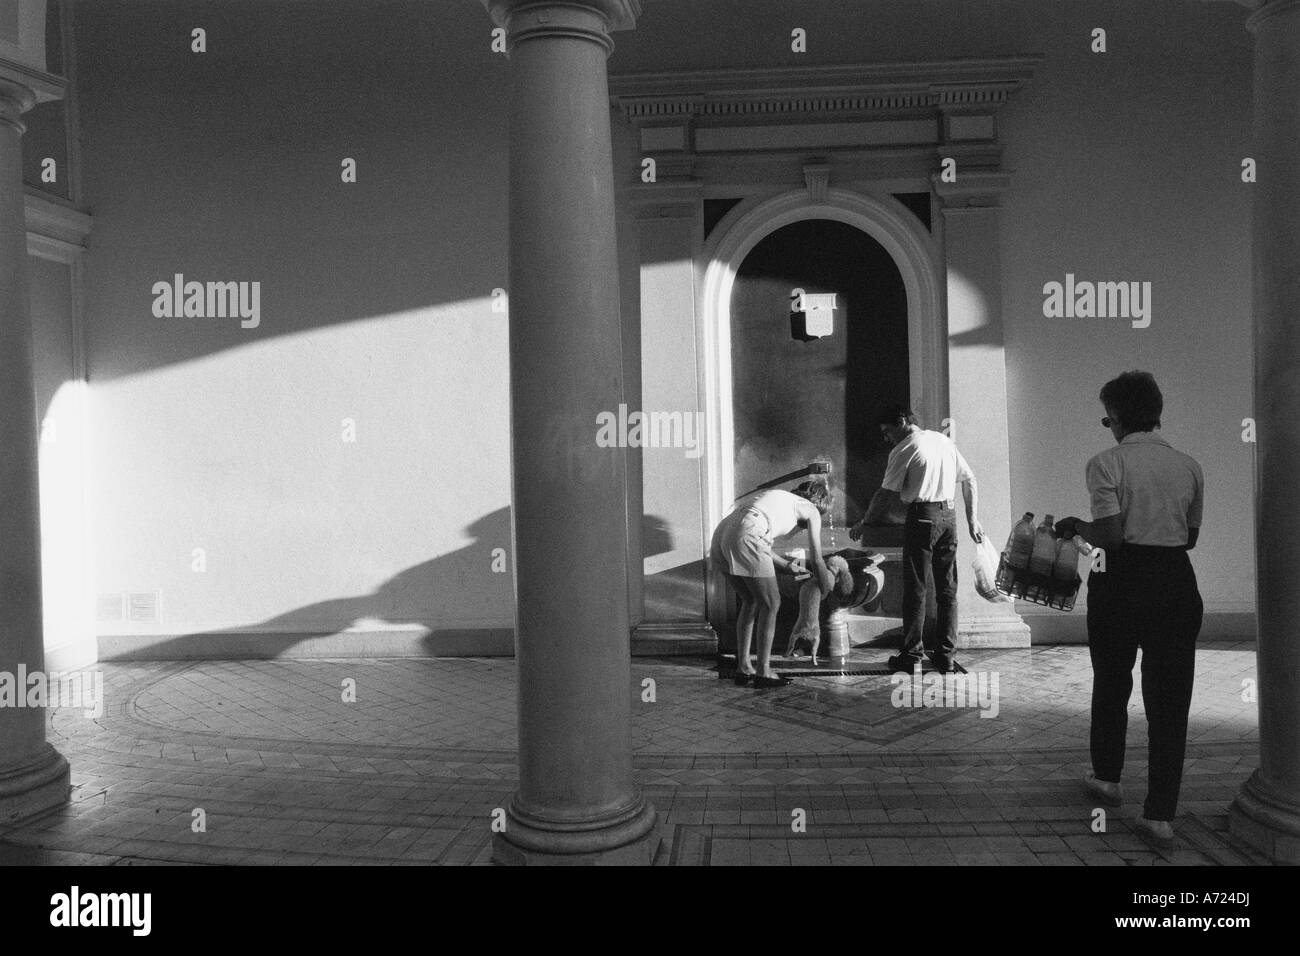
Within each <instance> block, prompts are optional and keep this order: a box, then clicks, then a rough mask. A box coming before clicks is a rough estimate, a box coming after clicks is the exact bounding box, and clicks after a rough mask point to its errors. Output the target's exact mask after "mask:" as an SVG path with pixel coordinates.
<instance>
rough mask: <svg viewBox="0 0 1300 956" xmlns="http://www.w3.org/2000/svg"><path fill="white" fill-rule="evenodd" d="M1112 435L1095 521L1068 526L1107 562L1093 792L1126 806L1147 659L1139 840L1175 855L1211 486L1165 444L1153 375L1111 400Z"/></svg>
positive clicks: (1122, 386)
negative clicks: (1137, 699) (1123, 778)
mask: <svg viewBox="0 0 1300 956" xmlns="http://www.w3.org/2000/svg"><path fill="white" fill-rule="evenodd" d="M1101 403H1102V406H1103V407H1104V408H1105V410H1106V417H1105V418H1103V419H1102V421H1101V423H1102V426H1103V427H1105V428H1109V429H1110V433H1111V435H1113V436H1114V438H1115V441H1116V443H1117V444H1116V445H1115V447H1113V448H1109V449H1107V450H1106V451H1103V452H1101V453H1100V454H1097V455H1094V456H1093V457H1092V459H1090V460H1089V462H1088V465H1087V468H1086V481H1087V486H1088V495H1089V497H1090V499H1091V504H1092V520H1091V521H1083V520H1081V519H1079V518H1076V517H1068V518H1062V519H1061V520H1060V521H1059V522H1057V525H1056V530H1057V532H1058V534H1062V535H1066V536H1069V537H1073V536H1074V535H1075V534H1078V535H1080V536H1081V537H1082V538H1083V539H1084V540H1085V541H1087V542H1088V543H1089V544H1091V545H1092V546H1093V547H1098V548H1102V549H1103V550H1104V551H1105V570H1104V571H1103V570H1101V569H1100V568H1098V569H1097V570H1094V571H1091V572H1090V573H1089V575H1088V650H1089V654H1090V655H1091V658H1092V673H1093V679H1092V726H1091V732H1090V733H1091V750H1092V772H1091V773H1089V774H1087V775H1086V776H1085V777H1084V779H1083V783H1084V787H1085V789H1086V790H1087V792H1088V793H1089V794H1090V795H1091V796H1093V797H1095V798H1097V799H1099V800H1101V801H1102V802H1103V803H1107V804H1110V805H1111V806H1119V805H1120V803H1121V802H1122V799H1123V797H1122V793H1121V790H1120V775H1121V772H1122V770H1123V768H1124V749H1125V737H1126V734H1127V731H1128V701H1129V696H1130V694H1131V693H1132V691H1133V665H1134V663H1135V662H1136V659H1137V652H1138V648H1141V649H1142V701H1143V705H1144V707H1145V709H1146V716H1147V743H1148V751H1149V755H1150V756H1149V763H1148V768H1147V797H1146V802H1145V804H1144V806H1143V811H1142V816H1141V817H1139V818H1138V821H1137V829H1138V833H1139V834H1140V835H1141V836H1143V837H1144V838H1146V839H1147V840H1148V841H1150V842H1152V843H1155V844H1156V845H1157V846H1162V847H1167V846H1171V845H1172V844H1173V837H1174V835H1173V824H1172V821H1173V819H1174V816H1175V814H1176V812H1177V809H1178V793H1179V789H1180V787H1181V785H1182V777H1183V759H1184V755H1185V753H1186V750H1187V715H1188V712H1189V710H1190V708H1191V702H1192V682H1193V677H1194V673H1195V663H1196V638H1197V635H1198V634H1199V633H1200V629H1201V617H1202V614H1203V610H1204V605H1203V604H1202V601H1201V594H1200V591H1199V590H1198V588H1197V584H1196V573H1195V571H1194V570H1193V568H1192V562H1191V560H1190V559H1189V558H1188V555H1187V552H1188V551H1190V550H1191V549H1192V548H1194V547H1195V546H1196V542H1197V538H1198V537H1199V534H1200V527H1201V512H1202V508H1203V500H1204V489H1205V479H1204V476H1203V474H1202V471H1201V466H1200V465H1199V464H1197V462H1196V461H1195V460H1194V459H1193V458H1191V457H1190V456H1189V455H1185V454H1183V453H1182V452H1180V451H1177V450H1175V449H1174V448H1173V447H1172V446H1171V445H1170V444H1169V442H1167V441H1166V440H1165V439H1164V438H1163V437H1161V436H1160V435H1159V434H1158V432H1159V429H1160V416H1161V414H1162V413H1163V411H1164V397H1163V396H1162V395H1161V393H1160V388H1159V386H1157V385H1156V380H1155V378H1154V376H1152V375H1151V374H1150V373H1149V372H1136V371H1135V372H1125V373H1123V374H1122V375H1120V376H1119V377H1117V378H1114V379H1112V380H1111V381H1109V382H1107V383H1106V384H1105V385H1104V386H1103V387H1102V389H1101Z"/></svg>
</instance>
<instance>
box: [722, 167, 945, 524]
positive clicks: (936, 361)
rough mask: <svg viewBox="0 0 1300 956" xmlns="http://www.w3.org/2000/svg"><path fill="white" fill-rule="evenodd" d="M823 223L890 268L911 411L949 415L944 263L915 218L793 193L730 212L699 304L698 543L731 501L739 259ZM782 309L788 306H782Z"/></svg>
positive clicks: (889, 204)
mask: <svg viewBox="0 0 1300 956" xmlns="http://www.w3.org/2000/svg"><path fill="white" fill-rule="evenodd" d="M805 220H831V221H834V222H839V223H844V224H846V225H849V226H852V227H854V228H855V229H858V230H860V231H862V232H865V233H866V234H867V235H869V236H870V237H871V238H872V239H874V240H875V241H876V242H877V243H879V244H880V246H881V247H882V248H883V249H884V251H885V252H886V253H888V255H889V257H890V258H891V259H892V260H893V262H894V265H895V266H896V268H897V269H898V273H899V276H900V277H901V279H902V282H903V287H904V290H905V292H906V302H907V364H908V374H907V382H908V386H909V388H910V395H909V398H910V401H911V404H912V407H913V408H914V409H916V411H917V412H918V413H919V414H921V415H922V417H923V419H924V420H926V421H932V422H939V421H940V420H941V419H942V418H943V416H944V414H946V409H947V387H946V363H945V361H944V355H945V351H944V346H945V329H944V320H943V292H942V290H943V282H942V275H943V271H942V266H941V265H940V263H941V261H942V254H941V252H940V250H939V246H938V243H937V242H936V241H935V239H934V237H933V236H931V235H930V233H929V232H927V231H926V229H925V227H924V226H923V225H922V224H921V222H920V221H919V220H918V219H917V218H916V216H915V215H914V214H913V213H912V212H911V211H910V210H909V209H907V207H905V206H904V205H903V204H902V203H900V202H899V201H898V200H896V199H894V198H893V197H892V196H876V195H869V194H865V193H858V192H853V191H849V190H845V189H829V190H827V191H826V194H825V195H824V196H822V197H820V198H818V199H814V197H813V196H812V195H811V194H810V193H809V192H807V191H805V190H802V189H801V190H794V191H791V192H788V193H783V194H781V195H779V196H775V197H772V198H769V199H765V200H748V201H746V202H744V203H741V204H740V205H738V206H736V207H735V208H734V209H732V210H731V211H730V212H729V213H728V214H727V215H726V216H725V217H724V218H723V219H722V221H721V222H719V224H718V225H717V227H716V228H715V229H714V230H713V232H712V234H711V235H710V237H709V239H708V241H707V242H706V243H705V247H704V249H703V252H702V257H701V258H702V266H703V268H702V270H701V279H700V286H699V292H698V296H697V301H698V302H699V303H700V307H701V310H702V315H701V319H702V322H701V325H702V327H703V341H702V343H701V347H702V351H703V355H702V356H701V363H700V364H701V368H702V373H703V374H702V376H701V377H702V379H703V381H702V383H701V384H702V386H703V387H702V392H703V394H704V401H705V408H706V412H705V417H706V428H705V437H706V448H705V455H704V458H703V461H704V479H705V481H704V484H705V501H704V509H703V510H704V515H703V517H704V530H705V541H706V542H707V540H708V535H709V533H711V532H712V530H713V528H714V527H715V526H716V525H717V523H718V522H719V521H720V520H722V516H723V515H724V514H726V512H727V510H728V509H729V508H730V507H731V504H732V502H733V501H734V500H735V498H736V495H737V494H739V493H742V492H744V491H747V490H748V488H743V487H739V486H738V482H737V479H736V462H735V452H736V444H735V416H734V394H733V377H732V344H731V299H732V290H733V288H734V286H735V282H736V276H737V274H738V272H739V271H740V268H741V266H742V264H743V263H744V261H745V258H746V257H747V256H748V255H749V253H750V251H751V250H752V249H754V247H755V246H757V245H758V244H759V243H760V242H761V241H762V240H763V239H764V238H765V237H766V236H768V235H769V234H771V233H773V232H775V231H776V230H778V229H781V228H782V227H784V226H787V225H790V224H791V223H796V222H802V221H805ZM787 308H788V306H787Z"/></svg>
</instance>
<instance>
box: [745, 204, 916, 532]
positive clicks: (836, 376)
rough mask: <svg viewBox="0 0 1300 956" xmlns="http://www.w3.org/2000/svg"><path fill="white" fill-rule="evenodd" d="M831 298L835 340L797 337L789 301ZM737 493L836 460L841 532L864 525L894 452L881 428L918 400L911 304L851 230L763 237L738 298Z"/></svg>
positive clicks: (812, 225) (887, 261)
mask: <svg viewBox="0 0 1300 956" xmlns="http://www.w3.org/2000/svg"><path fill="white" fill-rule="evenodd" d="M795 289H802V290H803V291H804V292H807V293H834V294H835V296H836V309H835V312H834V314H833V322H832V325H833V328H832V331H831V333H830V334H829V335H827V336H825V337H823V338H815V339H811V340H809V341H800V340H799V339H797V338H795V337H794V335H793V334H792V330H791V305H792V291H793V290H795ZM731 369H732V408H733V421H734V428H735V473H736V492H737V494H743V493H744V492H746V491H749V490H750V489H751V488H754V487H755V486H757V485H759V484H761V483H763V482H765V481H768V480H770V479H772V478H775V477H777V476H779V475H782V474H785V473H787V472H790V471H793V470H794V469H796V468H799V467H800V466H802V465H804V464H806V463H807V462H809V461H811V460H813V459H814V458H820V457H826V458H830V459H831V461H832V463H833V469H834V472H833V480H834V484H835V490H836V507H835V511H834V515H833V516H834V519H835V523H836V524H837V525H839V526H841V527H843V526H844V524H846V523H848V522H853V521H856V520H857V519H858V518H860V517H861V515H862V513H863V511H864V510H865V509H866V506H867V504H868V502H869V501H870V499H871V495H872V494H873V493H874V492H875V490H876V489H877V488H879V487H880V482H881V479H882V478H883V476H884V471H885V462H886V460H887V459H888V455H889V449H888V448H887V447H886V446H885V445H884V443H883V442H882V440H881V437H880V430H879V429H878V428H877V427H876V425H875V423H874V421H873V419H874V417H875V413H876V410H877V408H878V406H879V405H880V404H881V403H882V402H885V401H902V402H906V401H908V399H909V395H910V384H911V383H910V375H909V366H908V342H907V293H906V289H905V288H904V285H903V278H902V275H901V274H900V272H899V270H898V266H897V265H896V264H895V263H894V260H893V258H892V257H891V256H890V255H889V253H888V252H887V251H886V250H885V249H884V247H883V246H881V245H880V244H879V243H878V242H876V240H875V239H873V238H872V237H871V236H869V235H867V234H866V233H865V232H863V231H862V230H860V229H857V228H854V227H853V226H850V225H848V224H846V223H841V222H836V221H833V220H826V219H809V220H804V221H801V222H797V223H792V224H791V225H788V226H784V227H782V228H781V229H778V230H776V231H774V232H772V233H771V234H770V235H768V236H766V237H765V238H764V239H763V240H762V241H760V242H759V243H758V245H757V246H755V247H754V249H753V250H752V251H751V252H750V253H749V255H748V256H746V258H745V261H744V262H743V263H742V264H741V267H740V270H739V271H738V273H737V276H736V282H735V286H734V287H733V291H732V295H731Z"/></svg>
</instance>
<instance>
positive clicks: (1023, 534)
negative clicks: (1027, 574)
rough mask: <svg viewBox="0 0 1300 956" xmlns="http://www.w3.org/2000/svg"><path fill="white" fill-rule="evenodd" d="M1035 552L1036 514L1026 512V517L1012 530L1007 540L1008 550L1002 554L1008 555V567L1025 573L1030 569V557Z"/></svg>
mask: <svg viewBox="0 0 1300 956" xmlns="http://www.w3.org/2000/svg"><path fill="white" fill-rule="evenodd" d="M1033 550H1034V513H1033V512H1032V511H1026V512H1025V516H1024V517H1023V518H1021V519H1020V520H1019V521H1017V522H1016V526H1015V527H1014V528H1012V529H1011V537H1009V538H1007V548H1006V550H1005V551H1003V552H1002V553H1003V554H1004V555H1006V558H1007V566H1008V567H1012V568H1016V569H1018V570H1021V571H1023V570H1025V569H1026V568H1028V567H1029V556H1030V555H1031V554H1032V553H1033Z"/></svg>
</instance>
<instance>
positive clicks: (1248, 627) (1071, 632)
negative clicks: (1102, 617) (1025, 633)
mask: <svg viewBox="0 0 1300 956" xmlns="http://www.w3.org/2000/svg"><path fill="white" fill-rule="evenodd" d="M1034 607H1035V605H1033V604H1020V603H1017V606H1016V610H1017V611H1018V612H1019V614H1020V616H1021V617H1022V618H1023V619H1024V622H1025V623H1026V624H1028V625H1029V633H1030V643H1031V644H1034V645H1038V644H1087V643H1088V615H1087V611H1086V609H1084V608H1076V609H1075V610H1073V611H1068V612H1067V611H1048V610H1034ZM1199 639H1200V640H1202V641H1253V640H1255V613H1254V612H1253V611H1209V610H1207V611H1206V612H1205V617H1204V618H1203V620H1202V623H1201V634H1200V638H1199Z"/></svg>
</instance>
